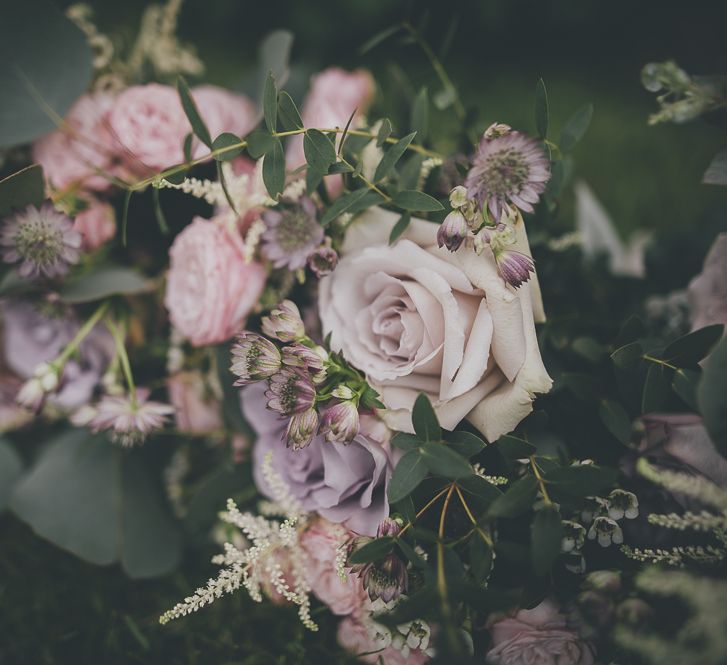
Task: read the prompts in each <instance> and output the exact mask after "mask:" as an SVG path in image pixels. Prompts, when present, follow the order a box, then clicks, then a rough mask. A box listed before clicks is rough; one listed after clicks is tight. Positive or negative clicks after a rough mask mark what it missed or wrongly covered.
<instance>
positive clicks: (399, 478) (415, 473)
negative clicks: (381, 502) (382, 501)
mask: <svg viewBox="0 0 727 665" xmlns="http://www.w3.org/2000/svg"><path fill="white" fill-rule="evenodd" d="M426 475H427V465H426V464H425V462H424V460H423V459H422V456H421V453H420V452H419V451H418V450H410V451H409V452H408V453H406V454H405V455H404V456H403V457H402V458H401V459H400V460H399V462H398V463H397V465H396V468H395V469H394V473H392V474H391V480H389V489H388V497H389V502H390V503H398V502H399V501H401V500H402V499H403V498H405V497H407V496H408V495H409V494H410V493H411V492H413V491H414V490H415V489H416V488H417V486H418V485H419V483H421V482H422V480H424V478H425V477H426Z"/></svg>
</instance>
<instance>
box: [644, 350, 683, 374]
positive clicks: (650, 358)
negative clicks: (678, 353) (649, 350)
mask: <svg viewBox="0 0 727 665" xmlns="http://www.w3.org/2000/svg"><path fill="white" fill-rule="evenodd" d="M641 357H642V358H643V359H644V360H648V361H649V362H652V363H656V364H657V365H663V366H664V367H668V368H669V369H673V370H674V371H676V370H678V369H679V368H678V367H677V366H676V365H672V364H671V363H668V362H666V360H662V359H661V358H654V356H650V355H648V354H645V355H643V356H641Z"/></svg>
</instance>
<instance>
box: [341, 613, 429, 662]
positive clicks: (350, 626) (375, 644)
mask: <svg viewBox="0 0 727 665" xmlns="http://www.w3.org/2000/svg"><path fill="white" fill-rule="evenodd" d="M377 638H378V639H377ZM389 642H390V640H389V639H387V637H386V636H384V635H383V634H381V635H375V634H374V635H372V634H371V631H370V630H369V628H368V627H367V626H366V625H364V624H363V623H362V622H361V621H359V620H357V619H355V618H354V617H350V616H348V617H346V618H345V619H343V620H342V621H341V623H339V624H338V643H339V644H340V645H341V646H342V647H343V648H344V649H348V650H349V651H350V652H351V653H353V654H366V655H359V660H362V661H363V662H364V663H380V662H382V661H383V662H384V663H385V664H386V665H423V664H424V663H426V662H428V661H429V656H428V655H427V654H426V653H424V652H423V651H421V650H419V649H415V650H413V651H408V652H407V654H406V655H404V653H403V652H402V651H399V650H398V649H395V648H394V647H392V646H389Z"/></svg>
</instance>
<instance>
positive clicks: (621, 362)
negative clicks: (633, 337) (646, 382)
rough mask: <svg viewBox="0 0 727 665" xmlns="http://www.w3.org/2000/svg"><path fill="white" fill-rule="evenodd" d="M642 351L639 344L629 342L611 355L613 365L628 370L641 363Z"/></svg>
mask: <svg viewBox="0 0 727 665" xmlns="http://www.w3.org/2000/svg"><path fill="white" fill-rule="evenodd" d="M643 355H644V349H643V347H642V346H641V344H639V342H630V343H629V344H624V346H621V347H619V348H618V349H616V350H615V351H614V352H613V353H612V354H611V360H612V361H613V363H614V365H616V367H618V368H620V369H630V368H632V367H634V366H635V365H637V364H638V363H639V362H641V357H642V356H643Z"/></svg>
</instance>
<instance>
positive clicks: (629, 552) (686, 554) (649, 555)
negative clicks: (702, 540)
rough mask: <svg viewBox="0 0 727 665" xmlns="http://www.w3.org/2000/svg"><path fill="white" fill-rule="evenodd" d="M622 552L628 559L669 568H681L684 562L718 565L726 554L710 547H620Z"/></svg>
mask: <svg viewBox="0 0 727 665" xmlns="http://www.w3.org/2000/svg"><path fill="white" fill-rule="evenodd" d="M621 552H623V553H624V554H625V555H626V556H627V557H629V558H630V559H634V560H635V561H640V562H642V563H665V564H667V565H670V566H683V565H684V563H685V561H687V560H691V561H696V562H699V563H719V562H721V561H724V559H725V556H726V555H727V552H725V551H724V550H721V549H718V548H716V547H712V546H711V545H707V546H702V545H686V546H684V547H672V548H670V549H651V548H644V549H641V548H639V547H633V548H632V547H629V546H628V545H622V546H621Z"/></svg>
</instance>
